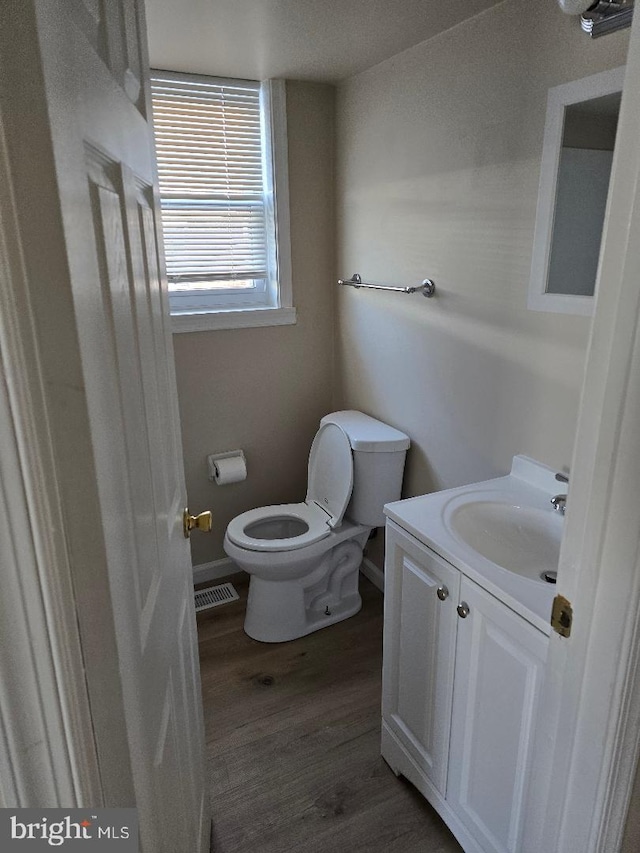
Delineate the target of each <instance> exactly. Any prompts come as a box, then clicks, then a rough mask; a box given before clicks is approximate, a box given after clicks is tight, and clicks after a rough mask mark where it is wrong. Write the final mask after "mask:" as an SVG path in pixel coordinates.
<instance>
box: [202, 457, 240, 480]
mask: <svg viewBox="0 0 640 853" xmlns="http://www.w3.org/2000/svg"><path fill="white" fill-rule="evenodd" d="M234 457H238V458H240V459H242V461H243V462H244V464H245V465H246V464H247V460H246V458H245V455H244V452H243V451H242V450H227V451H226V452H225V453H212V454H211V456H207V464H208V466H209V479H210V480H211V482H215V479H216V462H217V461H219V460H221V459H233V458H234Z"/></svg>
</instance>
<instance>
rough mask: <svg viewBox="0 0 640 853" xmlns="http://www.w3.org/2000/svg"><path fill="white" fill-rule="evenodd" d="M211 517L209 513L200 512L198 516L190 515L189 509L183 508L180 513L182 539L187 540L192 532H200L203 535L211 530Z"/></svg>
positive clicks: (207, 511)
mask: <svg viewBox="0 0 640 853" xmlns="http://www.w3.org/2000/svg"><path fill="white" fill-rule="evenodd" d="M211 525H212V517H211V511H210V510H206V512H201V513H200V514H199V515H190V514H189V508H188V507H185V508H184V512H183V513H182V530H183V531H184V538H185V539H188V538H189V537H190V536H191V531H192V530H202V532H203V533H208V532H209V531H210V530H211Z"/></svg>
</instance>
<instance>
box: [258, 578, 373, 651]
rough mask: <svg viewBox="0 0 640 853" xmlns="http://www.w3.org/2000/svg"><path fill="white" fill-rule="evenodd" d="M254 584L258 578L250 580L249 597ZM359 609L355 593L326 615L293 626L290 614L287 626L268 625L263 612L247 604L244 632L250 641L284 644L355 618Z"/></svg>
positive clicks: (360, 602) (358, 595) (319, 614)
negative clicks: (352, 617) (258, 611)
mask: <svg viewBox="0 0 640 853" xmlns="http://www.w3.org/2000/svg"><path fill="white" fill-rule="evenodd" d="M256 582H258V583H259V582H260V578H251V583H250V585H249V595H251V585H252V584H254V583H256ZM263 603H264V599H263ZM361 608H362V599H361V598H360V593H356V594H355V595H352V596H349V598H348V599H344V600H343V601H340V602H339V603H338V605H337V606H336V607H334V608H333V609H331V608H329V613H328V614H327V613H325V612H322V613H318V614H317V615H315V616H313V617H311V618H308V619H304V621H303V620H300V621H298V622H297V623H296V624H295V625H294V624H291V623H292V620H291V613H290V614H289V619H288V620H287V622H288V624H285V623H280V624H278V623H277V622H272V623H269V622H266V621H265V616H264V611H262V613H256V611H255V610H252V609H251V608H250V607H249V604H248V603H247V615H246V617H245V620H244V631H245V634H248V635H249V636H250V637H251V639H252V640H258V641H259V642H261V643H286V642H288V641H290V640H297V639H298V638H299V637H304V636H306V635H307V634H313V632H314V631H319V630H320V628H327V627H328V626H329V625H333V624H335V623H336V622H341V621H342V620H343V619H348V618H349V617H350V616H355V615H356V613H358V611H359V610H360V609H361ZM268 618H271V617H268Z"/></svg>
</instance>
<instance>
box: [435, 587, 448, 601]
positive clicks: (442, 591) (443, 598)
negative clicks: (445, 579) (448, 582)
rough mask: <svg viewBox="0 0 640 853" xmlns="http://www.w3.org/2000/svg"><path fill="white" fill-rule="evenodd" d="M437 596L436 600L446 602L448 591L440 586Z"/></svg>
mask: <svg viewBox="0 0 640 853" xmlns="http://www.w3.org/2000/svg"><path fill="white" fill-rule="evenodd" d="M437 595H438V598H439V599H440V601H446V599H447V598H449V590H448V589H447V588H446V586H445V585H444V584H443V585H442V586H439V587H438V589H437Z"/></svg>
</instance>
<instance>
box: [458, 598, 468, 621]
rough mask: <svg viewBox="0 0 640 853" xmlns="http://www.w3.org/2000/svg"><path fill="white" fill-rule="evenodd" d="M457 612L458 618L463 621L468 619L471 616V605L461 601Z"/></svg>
mask: <svg viewBox="0 0 640 853" xmlns="http://www.w3.org/2000/svg"><path fill="white" fill-rule="evenodd" d="M456 610H457V611H458V616H459V617H460V618H461V619H466V618H467V616H468V615H469V605H468V604H467V602H466V601H461V602H460V604H459V605H458V606H457V607H456Z"/></svg>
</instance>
